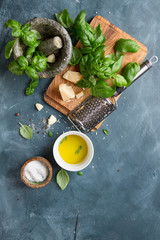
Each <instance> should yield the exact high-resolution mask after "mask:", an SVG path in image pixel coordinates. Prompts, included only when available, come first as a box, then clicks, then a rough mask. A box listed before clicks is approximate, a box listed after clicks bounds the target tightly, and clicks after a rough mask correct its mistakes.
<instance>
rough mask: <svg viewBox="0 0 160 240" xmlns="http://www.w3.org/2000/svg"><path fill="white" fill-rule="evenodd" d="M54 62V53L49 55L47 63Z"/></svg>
mask: <svg viewBox="0 0 160 240" xmlns="http://www.w3.org/2000/svg"><path fill="white" fill-rule="evenodd" d="M55 61H56V57H55V55H54V53H52V54H51V55H49V56H48V57H47V62H49V63H54V62H55Z"/></svg>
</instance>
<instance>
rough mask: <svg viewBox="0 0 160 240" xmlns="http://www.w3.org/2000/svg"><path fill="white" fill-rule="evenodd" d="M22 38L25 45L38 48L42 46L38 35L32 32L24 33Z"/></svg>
mask: <svg viewBox="0 0 160 240" xmlns="http://www.w3.org/2000/svg"><path fill="white" fill-rule="evenodd" d="M21 38H22V40H23V42H24V44H25V45H27V46H29V47H37V46H38V45H39V44H40V41H37V35H36V34H35V33H34V32H31V31H25V32H24V31H22V36H21Z"/></svg>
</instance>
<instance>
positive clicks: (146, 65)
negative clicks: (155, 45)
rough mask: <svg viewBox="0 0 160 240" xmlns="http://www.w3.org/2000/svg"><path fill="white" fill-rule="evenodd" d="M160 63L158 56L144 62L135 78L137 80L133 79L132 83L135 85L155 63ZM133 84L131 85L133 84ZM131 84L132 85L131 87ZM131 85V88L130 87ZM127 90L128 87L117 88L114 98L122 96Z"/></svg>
mask: <svg viewBox="0 0 160 240" xmlns="http://www.w3.org/2000/svg"><path fill="white" fill-rule="evenodd" d="M156 62H158V57H157V56H153V57H151V58H150V60H146V61H145V62H143V63H142V64H141V65H140V70H139V72H138V73H137V75H136V76H135V78H134V79H133V81H132V83H134V82H135V81H136V80H137V79H138V78H139V77H140V76H142V75H143V74H144V73H145V72H146V71H148V70H149V69H150V68H151V67H152V65H153V64H154V63H156ZM132 83H131V84H132ZM131 84H130V85H131ZM130 85H129V86H130ZM125 89H126V87H117V88H116V92H115V93H114V95H113V96H114V97H117V96H118V95H119V94H121V93H122V92H123V91H124V90H125Z"/></svg>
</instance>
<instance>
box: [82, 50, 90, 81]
mask: <svg viewBox="0 0 160 240" xmlns="http://www.w3.org/2000/svg"><path fill="white" fill-rule="evenodd" d="M88 59H89V55H84V56H83V57H82V58H81V61H80V72H81V74H82V75H83V77H88V76H89V74H88V71H87V69H86V66H87V62H88Z"/></svg>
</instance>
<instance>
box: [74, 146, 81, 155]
mask: <svg viewBox="0 0 160 240" xmlns="http://www.w3.org/2000/svg"><path fill="white" fill-rule="evenodd" d="M81 149H82V145H80V146H79V148H78V149H77V150H76V151H75V154H78V153H80V151H81Z"/></svg>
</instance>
